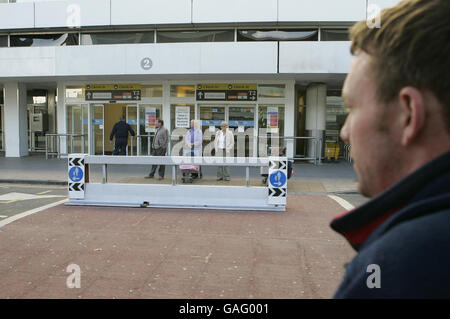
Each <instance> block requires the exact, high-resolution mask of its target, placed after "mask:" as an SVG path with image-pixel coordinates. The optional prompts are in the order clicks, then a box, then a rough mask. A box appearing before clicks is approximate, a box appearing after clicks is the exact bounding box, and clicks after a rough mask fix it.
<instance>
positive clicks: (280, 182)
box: [270, 171, 287, 187]
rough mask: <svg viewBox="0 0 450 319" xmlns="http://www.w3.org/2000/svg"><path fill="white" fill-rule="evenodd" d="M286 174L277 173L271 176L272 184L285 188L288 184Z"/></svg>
mask: <svg viewBox="0 0 450 319" xmlns="http://www.w3.org/2000/svg"><path fill="white" fill-rule="evenodd" d="M286 181H287V178H286V174H284V173H283V172H282V171H275V172H273V173H272V174H270V184H271V185H273V186H276V187H283V186H284V184H286Z"/></svg>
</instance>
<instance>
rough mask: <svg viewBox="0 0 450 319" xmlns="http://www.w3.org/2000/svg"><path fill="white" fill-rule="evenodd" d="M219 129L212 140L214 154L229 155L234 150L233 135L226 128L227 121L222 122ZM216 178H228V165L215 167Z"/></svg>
mask: <svg viewBox="0 0 450 319" xmlns="http://www.w3.org/2000/svg"><path fill="white" fill-rule="evenodd" d="M220 127H221V130H220V131H217V133H216V139H215V140H214V146H215V151H216V156H221V157H224V156H226V157H231V156H233V151H234V136H233V132H232V131H231V130H229V129H228V123H227V122H222V124H221V125H220ZM217 180H218V181H221V180H225V181H229V180H230V171H229V169H228V166H219V167H217Z"/></svg>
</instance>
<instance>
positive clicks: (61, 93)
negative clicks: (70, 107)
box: [56, 82, 67, 154]
mask: <svg viewBox="0 0 450 319" xmlns="http://www.w3.org/2000/svg"><path fill="white" fill-rule="evenodd" d="M56 95H57V96H58V102H57V103H56V132H57V134H66V133H67V114H66V105H65V98H66V91H65V85H64V83H62V82H58V84H57V87H56ZM59 147H60V150H59V151H60V153H64V154H65V153H67V138H64V137H62V138H61V144H60V145H59Z"/></svg>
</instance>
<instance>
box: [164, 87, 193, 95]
mask: <svg viewBox="0 0 450 319" xmlns="http://www.w3.org/2000/svg"><path fill="white" fill-rule="evenodd" d="M170 96H171V97H195V86H194V85H171V86H170Z"/></svg>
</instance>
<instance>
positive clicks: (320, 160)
mask: <svg viewBox="0 0 450 319" xmlns="http://www.w3.org/2000/svg"><path fill="white" fill-rule="evenodd" d="M319 165H322V139H321V138H319Z"/></svg>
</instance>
